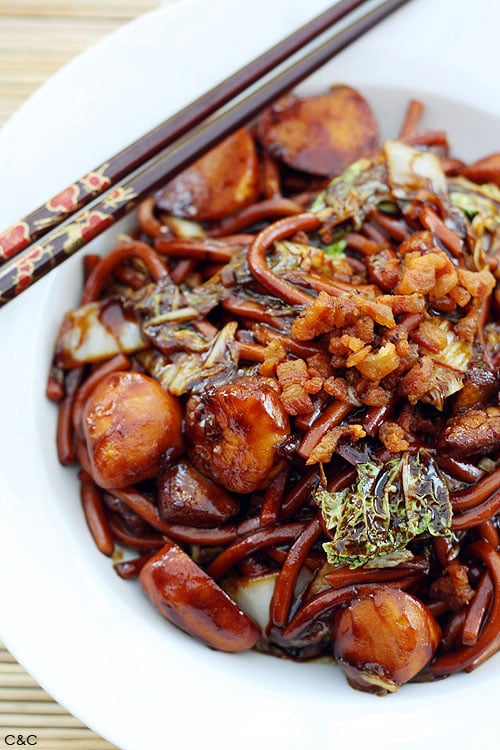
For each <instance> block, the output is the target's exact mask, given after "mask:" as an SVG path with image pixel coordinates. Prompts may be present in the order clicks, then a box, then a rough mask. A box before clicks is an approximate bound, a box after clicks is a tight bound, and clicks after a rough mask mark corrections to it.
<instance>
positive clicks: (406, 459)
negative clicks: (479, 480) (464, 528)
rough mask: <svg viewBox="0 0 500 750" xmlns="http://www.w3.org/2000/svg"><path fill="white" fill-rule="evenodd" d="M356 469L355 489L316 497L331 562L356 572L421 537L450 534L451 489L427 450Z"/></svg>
mask: <svg viewBox="0 0 500 750" xmlns="http://www.w3.org/2000/svg"><path fill="white" fill-rule="evenodd" d="M356 471H357V479H356V480H355V482H354V484H353V485H352V486H350V487H347V488H346V489H344V490H341V491H339V492H328V491H327V490H323V489H318V490H316V492H315V493H314V497H315V501H316V503H317V504H318V506H319V508H320V510H321V514H322V516H323V520H324V523H325V527H326V529H327V530H328V531H329V532H330V533H331V536H332V538H331V540H330V541H328V542H325V543H324V544H323V548H324V550H325V552H326V554H327V559H328V562H330V563H332V564H334V565H347V566H349V567H350V568H357V567H359V566H360V565H364V564H365V563H367V562H368V561H371V560H375V559H377V558H383V557H384V556H386V555H391V554H393V553H394V552H396V551H397V550H402V549H404V548H405V547H406V545H407V544H408V543H409V542H410V541H411V540H412V539H414V538H415V537H417V536H421V535H423V534H430V535H432V536H450V534H451V531H450V528H451V519H452V508H451V501H450V497H449V492H448V487H447V484H446V482H445V480H444V478H443V477H442V476H441V474H440V471H439V469H438V467H437V464H436V462H435V461H434V459H433V458H432V456H431V455H430V454H429V453H428V452H427V451H426V450H424V449H420V450H419V451H417V453H415V454H412V453H409V452H408V451H405V452H404V453H402V454H401V455H400V456H398V457H397V458H394V459H392V460H390V461H388V462H387V463H385V464H382V463H373V462H368V463H363V464H358V465H357V466H356Z"/></svg>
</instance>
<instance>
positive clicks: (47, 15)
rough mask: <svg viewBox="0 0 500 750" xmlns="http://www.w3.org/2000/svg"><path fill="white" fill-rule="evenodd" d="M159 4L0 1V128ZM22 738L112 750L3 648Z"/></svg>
mask: <svg viewBox="0 0 500 750" xmlns="http://www.w3.org/2000/svg"><path fill="white" fill-rule="evenodd" d="M164 1H165V0H164ZM181 1H182V0H166V2H181ZM160 4H161V0H31V2H28V0H0V126H1V125H2V124H3V123H4V122H5V121H6V120H7V118H8V117H9V115H10V114H11V113H12V112H14V111H15V110H16V109H17V107H19V105H20V104H21V103H22V102H23V101H24V100H25V99H26V98H27V97H28V96H29V95H30V94H31V93H32V92H33V91H35V89H37V88H38V87H39V86H40V85H41V84H42V83H43V82H44V81H45V80H46V79H47V78H48V77H49V76H50V75H51V74H52V73H54V72H55V71H56V70H57V69H58V68H60V67H61V66H62V65H64V64H65V63H66V62H67V61H68V60H70V59H71V58H72V57H74V56H75V55H76V54H78V53H79V52H81V51H83V50H84V49H86V48H87V47H89V46H90V45H91V44H93V43H94V42H96V41H97V40H98V39H100V38H102V37H103V36H105V35H106V34H108V33H109V32H111V31H113V30H114V29H115V28H117V26H119V25H120V24H122V23H123V22H124V21H127V20H130V19H132V18H135V17H136V16H138V15H140V14H141V13H144V12H146V11H148V10H151V9H152V8H155V7H157V6H158V5H160ZM0 170H1V168H0ZM9 735H10V737H9ZM21 737H22V738H23V739H24V743H25V744H24V746H25V747H26V748H28V747H30V746H34V747H36V748H37V750H114V746H113V745H111V744H110V743H109V742H107V741H106V740H104V739H102V738H101V737H99V736H98V735H97V734H95V732H93V731H91V730H90V729H88V728H87V727H86V726H85V725H84V724H82V723H81V721H79V720H78V719H76V718H75V717H74V716H71V715H70V714H69V713H68V712H67V711H66V710H65V709H64V708H62V707H61V706H60V705H58V704H57V703H56V702H55V701H53V700H52V698H51V697H50V695H48V694H47V693H46V692H45V691H44V690H43V689H42V688H41V687H39V685H37V683H36V682H35V681H34V680H33V679H32V678H31V677H30V675H28V674H27V672H25V670H24V669H23V668H22V667H21V666H20V665H19V664H18V663H17V662H16V660H15V659H14V657H13V656H11V654H10V653H9V652H8V651H7V650H6V648H5V647H4V645H3V644H2V642H1V641H0V748H3V747H5V748H7V747H9V743H10V742H12V741H13V740H12V738H14V747H15V748H16V747H17V748H18V747H19V746H20V743H18V738H21ZM28 737H30V738H31V739H30V743H31V745H30V744H28V742H27V738H28ZM6 738H7V742H6ZM35 740H36V745H34V742H35Z"/></svg>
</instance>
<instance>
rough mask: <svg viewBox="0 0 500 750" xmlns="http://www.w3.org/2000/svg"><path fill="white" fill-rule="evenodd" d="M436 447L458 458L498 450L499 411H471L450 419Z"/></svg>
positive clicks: (499, 444) (499, 432)
mask: <svg viewBox="0 0 500 750" xmlns="http://www.w3.org/2000/svg"><path fill="white" fill-rule="evenodd" d="M438 447H439V448H440V449H441V450H442V451H443V452H444V453H448V454H450V455H452V456H457V457H458V458H461V457H464V456H484V455H486V454H487V453H491V452H492V451H495V450H498V448H500V409H497V408H494V407H491V408H489V409H485V410H483V409H471V410H470V411H468V412H466V413H465V414H459V415H458V416H456V417H451V419H449V420H448V421H447V423H446V427H445V428H444V430H443V432H442V433H441V437H440V438H439V444H438Z"/></svg>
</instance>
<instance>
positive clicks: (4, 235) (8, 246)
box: [0, 221, 30, 260]
mask: <svg viewBox="0 0 500 750" xmlns="http://www.w3.org/2000/svg"><path fill="white" fill-rule="evenodd" d="M29 236H30V230H29V226H28V224H27V223H26V222H25V221H18V222H17V223H16V224H13V225H12V226H11V227H9V228H8V229H6V230H5V231H3V232H0V260H8V259H9V258H12V256H13V255H15V254H16V253H17V252H18V251H19V250H22V249H23V248H24V247H26V246H27V245H28V243H29Z"/></svg>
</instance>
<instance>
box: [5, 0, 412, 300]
mask: <svg viewBox="0 0 500 750" xmlns="http://www.w3.org/2000/svg"><path fill="white" fill-rule="evenodd" d="M407 2H408V0H385V2H383V3H381V4H380V5H378V6H376V7H375V8H374V9H373V10H371V11H370V12H368V13H366V14H365V15H363V16H361V17H360V18H358V19H356V20H355V21H354V22H353V23H351V24H350V25H349V26H347V27H346V28H344V29H342V30H341V31H340V32H338V33H337V34H334V35H333V36H331V37H329V38H328V39H327V40H326V41H324V42H322V43H320V44H319V45H318V46H317V47H315V48H313V49H312V50H311V51H310V52H308V53H307V54H306V55H305V56H303V57H301V58H300V59H299V60H298V61H297V62H295V63H293V64H291V65H290V66H289V67H288V68H286V69H285V70H284V71H281V72H280V73H279V74H278V75H277V76H275V77H274V78H272V79H270V80H269V81H267V82H266V83H264V84H263V85H262V86H261V87H260V88H258V89H256V90H255V91H253V92H252V93H251V94H249V95H248V96H247V97H246V98H244V99H242V100H241V101H238V102H237V103H236V104H235V105H233V106H232V107H230V108H228V109H227V110H224V111H223V112H222V114H220V115H219V116H218V117H214V118H213V119H210V120H209V121H208V122H205V123H203V122H202V124H201V125H198V127H196V128H194V129H193V130H191V131H190V132H189V133H188V134H187V135H185V136H184V137H181V138H180V139H178V140H177V141H176V142H175V143H173V144H171V145H170V146H168V147H167V148H166V149H164V150H163V151H161V152H160V153H159V154H157V155H156V156H155V157H153V158H152V159H150V160H149V161H147V162H146V164H145V165H144V166H142V167H141V168H139V169H136V170H135V171H134V172H132V174H129V175H128V176H127V177H126V178H125V179H124V180H122V181H121V182H119V183H117V184H116V185H115V186H113V187H112V188H111V189H110V190H108V191H106V192H105V193H103V194H102V195H100V196H99V198H98V199H97V200H94V201H93V203H91V205H90V207H89V208H88V209H87V210H85V211H80V212H78V213H76V214H75V215H74V216H73V217H72V220H71V221H70V222H69V223H65V224H63V225H62V226H59V227H57V228H56V229H55V230H54V231H53V232H51V233H50V234H48V235H47V236H46V238H45V239H43V240H42V241H41V242H39V243H36V244H33V245H31V246H30V247H29V248H28V249H26V250H25V251H24V252H23V253H22V254H20V255H17V256H15V257H14V258H12V259H11V260H10V261H8V262H7V263H6V264H5V265H4V266H3V268H0V307H1V306H3V305H5V304H6V303H7V302H9V301H10V300H11V299H13V298H15V297H17V296H18V295H19V294H21V293H22V292H23V291H24V290H25V289H27V288H28V287H29V286H31V285H32V284H33V283H34V282H36V281H37V280H38V279H40V278H42V277H43V276H45V275H46V274H47V273H48V272H49V271H51V270H52V269H53V268H55V267H57V266H58V265H60V264H61V263H63V262H64V261H65V260H66V259H67V258H68V257H70V256H71V255H73V254H74V253H75V252H76V251H78V250H79V249H80V248H81V247H83V246H84V245H86V244H87V243H88V242H90V241H91V240H92V239H94V238H95V237H97V236H98V235H99V234H101V233H102V232H103V231H104V230H105V229H107V228H108V227H110V226H111V225H112V224H114V223H115V222H116V221H117V220H119V219H120V218H122V217H123V216H124V215H126V214H127V213H128V212H130V211H131V210H132V209H133V208H135V206H136V205H137V203H138V202H139V201H140V200H142V199H143V198H145V197H146V196H147V195H149V194H150V193H151V192H153V191H154V190H156V189H157V188H158V187H160V186H161V185H163V184H165V183H166V182H168V180H170V179H172V178H173V177H174V176H175V175H176V174H178V173H179V172H180V171H182V169H184V168H185V167H187V166H188V165H189V164H191V163H192V162H193V161H195V160H196V159H197V158H199V157H200V156H201V155H202V154H203V153H205V152H206V151H208V150H209V149H210V148H212V147H213V146H215V145H216V144H217V143H219V142H220V141H221V140H222V139H223V138H225V137H226V136H227V135H229V134H230V133H231V132H233V131H234V130H236V129H237V128H239V127H241V126H242V125H243V124H245V123H247V122H249V121H250V120H251V119H252V118H254V117H255V116H256V115H257V114H258V113H259V112H261V111H262V110H263V109H264V108H265V107H266V106H268V105H269V104H271V103H272V102H273V101H274V100H275V99H277V98H278V97H279V96H281V95H283V94H284V93H285V92H287V91H289V90H290V89H291V88H292V87H293V86H295V85H297V84H298V83H300V82H301V81H303V80H304V79H305V78H306V77H307V76H309V75H311V74H312V73H314V72H315V71H316V70H317V69H318V68H320V67H321V66H322V65H324V64H325V63H326V62H328V61H329V60H331V59H332V58H333V57H334V56H335V55H337V54H338V53H339V52H341V51H342V50H343V49H345V48H346V47H347V46H349V44H351V43H352V42H354V41H356V40H357V39H359V38H360V37H361V36H362V35H363V34H364V33H366V32H367V31H369V30H370V29H371V28H373V27H374V26H375V25H376V24H378V23H380V22H381V21H382V20H383V19H385V18H386V17H387V16H389V15H390V14H391V13H393V12H394V11H395V10H397V9H398V8H399V7H401V6H402V5H404V4H405V3H407ZM334 7H335V6H334ZM344 15H345V13H344Z"/></svg>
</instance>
